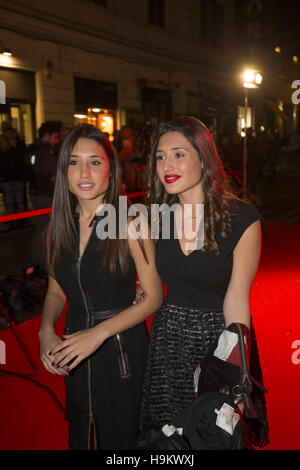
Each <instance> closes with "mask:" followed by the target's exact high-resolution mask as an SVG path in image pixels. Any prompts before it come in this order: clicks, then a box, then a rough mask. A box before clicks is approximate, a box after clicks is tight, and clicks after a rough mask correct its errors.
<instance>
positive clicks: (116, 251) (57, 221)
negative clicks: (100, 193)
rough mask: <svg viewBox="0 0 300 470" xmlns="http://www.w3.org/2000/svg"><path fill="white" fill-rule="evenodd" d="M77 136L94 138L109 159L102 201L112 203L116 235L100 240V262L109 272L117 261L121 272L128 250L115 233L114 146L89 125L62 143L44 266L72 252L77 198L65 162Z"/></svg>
mask: <svg viewBox="0 0 300 470" xmlns="http://www.w3.org/2000/svg"><path fill="white" fill-rule="evenodd" d="M80 138H85V139H92V140H95V141H96V142H97V143H98V144H99V145H101V146H102V147H103V149H104V151H105V153H106V155H107V157H108V160H109V187H108V190H107V192H106V194H105V195H104V198H103V203H107V204H112V205H113V206H114V208H115V210H116V223H117V231H116V233H117V237H116V239H110V238H106V239H105V240H104V243H105V245H104V249H103V252H104V256H103V259H102V265H103V266H104V265H106V264H108V265H109V268H110V270H111V271H114V270H115V269H116V266H117V263H118V262H119V264H120V267H121V270H122V272H123V273H124V272H126V271H127V269H128V267H129V259H130V252H129V247H128V241H127V239H121V238H119V237H118V234H119V196H120V194H121V189H120V188H121V174H120V166H119V163H118V156H117V154H116V151H115V149H114V148H113V146H112V145H111V143H110V141H109V140H108V139H107V137H106V135H105V134H103V133H102V132H101V131H100V130H99V129H98V128H96V127H94V126H92V125H90V124H81V125H79V126H77V127H75V128H74V129H73V130H72V131H71V132H70V134H69V135H68V136H67V137H66V139H65V140H64V142H63V145H62V148H61V151H60V154H59V159H58V166H57V174H56V183H55V190H54V197H53V204H52V214H51V221H50V226H49V229H48V236H47V242H48V243H47V253H48V256H47V258H48V268H49V270H50V271H53V267H54V264H55V263H56V262H60V261H61V253H62V251H63V250H65V251H70V252H72V250H73V246H74V241H75V235H76V226H75V221H74V214H75V212H76V206H77V197H76V196H75V195H74V194H72V193H71V192H70V190H69V185H68V178H67V172H68V165H69V159H70V155H71V154H72V150H73V148H74V145H75V144H76V142H77V141H78V139H80Z"/></svg>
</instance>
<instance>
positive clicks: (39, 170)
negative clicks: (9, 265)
mask: <svg viewBox="0 0 300 470" xmlns="http://www.w3.org/2000/svg"><path fill="white" fill-rule="evenodd" d="M60 128H61V124H60V123H58V122H52V121H47V122H45V123H43V124H42V126H41V127H40V129H39V138H38V139H37V140H36V141H35V142H34V144H33V145H32V146H31V156H30V160H31V176H30V199H31V204H32V206H33V209H44V208H49V207H51V205H52V198H53V190H54V184H55V175H56V169H57V153H56V150H57V146H58V145H59V133H60ZM35 222H36V232H35V236H34V238H33V242H32V263H33V265H36V266H39V268H40V269H42V270H43V271H45V270H46V257H45V255H46V252H45V247H46V246H45V230H46V227H47V225H48V223H49V214H44V215H40V216H37V217H36V219H35Z"/></svg>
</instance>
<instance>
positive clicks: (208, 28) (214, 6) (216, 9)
mask: <svg viewBox="0 0 300 470" xmlns="http://www.w3.org/2000/svg"><path fill="white" fill-rule="evenodd" d="M200 27H201V39H202V40H203V41H204V43H205V44H206V45H208V46H212V47H220V46H222V44H223V38H224V6H223V5H222V3H221V2H220V0H201V25H200Z"/></svg>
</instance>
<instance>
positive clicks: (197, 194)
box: [178, 186, 204, 207]
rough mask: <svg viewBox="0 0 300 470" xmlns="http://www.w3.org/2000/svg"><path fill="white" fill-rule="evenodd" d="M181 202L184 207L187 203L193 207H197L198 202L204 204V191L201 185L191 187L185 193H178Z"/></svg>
mask: <svg viewBox="0 0 300 470" xmlns="http://www.w3.org/2000/svg"><path fill="white" fill-rule="evenodd" d="M178 198H179V202H180V204H181V206H182V207H184V206H185V204H189V205H192V206H193V207H196V205H197V204H203V203H204V191H203V189H202V186H201V187H199V186H198V187H195V188H191V189H189V190H188V191H185V192H184V193H181V194H179V195H178Z"/></svg>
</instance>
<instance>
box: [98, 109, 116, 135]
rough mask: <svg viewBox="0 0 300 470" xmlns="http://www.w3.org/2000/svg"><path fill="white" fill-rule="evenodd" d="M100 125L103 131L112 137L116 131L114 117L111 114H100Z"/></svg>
mask: <svg viewBox="0 0 300 470" xmlns="http://www.w3.org/2000/svg"><path fill="white" fill-rule="evenodd" d="M98 127H99V129H100V130H101V131H102V132H107V133H108V134H109V136H110V137H111V136H112V134H113V132H114V119H113V116H112V115H111V114H99V116H98Z"/></svg>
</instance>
